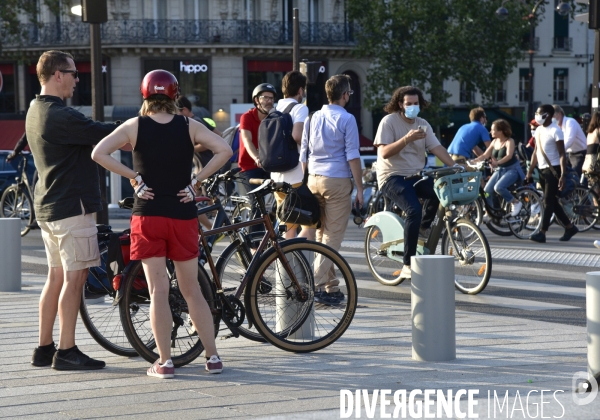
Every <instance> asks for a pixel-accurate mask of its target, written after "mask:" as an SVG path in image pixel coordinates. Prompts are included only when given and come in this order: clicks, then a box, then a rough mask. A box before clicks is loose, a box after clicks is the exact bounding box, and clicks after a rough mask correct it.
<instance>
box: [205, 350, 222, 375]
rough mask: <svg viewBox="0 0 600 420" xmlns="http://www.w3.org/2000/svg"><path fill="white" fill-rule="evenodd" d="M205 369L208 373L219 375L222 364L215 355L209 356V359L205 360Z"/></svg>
mask: <svg viewBox="0 0 600 420" xmlns="http://www.w3.org/2000/svg"><path fill="white" fill-rule="evenodd" d="M205 369H206V371H207V372H208V373H221V372H223V362H222V361H221V358H220V357H219V356H216V355H214V354H213V355H212V356H210V359H207V360H206V366H205Z"/></svg>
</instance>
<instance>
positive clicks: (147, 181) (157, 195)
mask: <svg viewBox="0 0 600 420" xmlns="http://www.w3.org/2000/svg"><path fill="white" fill-rule="evenodd" d="M140 90H141V92H142V96H143V98H144V102H143V104H142V108H141V109H140V112H139V114H140V116H139V117H138V118H132V119H130V120H128V121H126V122H125V123H124V124H122V125H121V126H120V127H119V128H118V129H117V130H115V131H114V132H113V133H112V134H110V135H109V136H107V137H105V138H104V139H103V140H102V141H101V142H100V143H99V144H98V145H97V146H96V147H95V148H94V151H93V153H92V158H93V159H94V160H95V161H96V162H98V163H99V164H100V165H102V166H104V167H105V168H106V169H108V170H110V171H112V172H115V173H117V174H119V175H121V176H124V177H126V178H129V179H130V180H131V184H132V185H133V186H134V188H135V204H134V207H133V214H132V217H131V259H132V260H141V261H142V266H143V268H144V273H145V274H146V279H147V281H148V288H149V290H150V296H151V303H150V323H151V325H152V332H153V333H154V338H155V341H156V347H157V348H158V353H159V355H160V358H159V360H157V361H156V362H155V363H154V364H153V365H152V366H151V367H150V368H149V369H148V372H147V374H148V375H149V376H154V377H159V378H172V377H174V372H175V368H174V366H173V363H172V361H171V348H170V341H171V337H170V334H171V330H172V317H171V311H170V308H169V302H168V297H169V279H168V278H167V275H166V259H167V258H169V259H171V260H173V261H174V263H175V270H176V271H177V278H178V282H179V288H180V290H181V292H182V293H183V296H184V298H185V300H186V302H188V307H189V314H190V318H191V319H192V322H193V324H194V328H195V329H196V331H197V332H198V335H199V337H200V340H201V341H202V344H203V345H204V347H205V349H206V353H205V356H206V357H207V359H208V360H207V362H206V370H207V371H209V372H210V373H220V372H221V370H222V369H223V364H222V362H221V360H220V359H219V356H218V355H217V349H216V346H215V339H214V337H215V334H214V327H213V323H212V314H211V312H210V309H209V307H208V304H207V303H206V300H205V299H204V297H203V296H202V293H201V291H200V287H199V285H198V281H197V278H198V261H197V257H198V222H197V219H196V215H197V213H196V206H195V204H194V197H195V195H196V194H197V193H198V191H199V188H200V182H201V181H203V180H204V179H206V178H207V177H209V176H210V175H212V174H213V173H215V172H216V171H217V170H219V168H220V167H221V166H223V164H225V162H226V161H227V160H228V159H229V158H230V157H231V155H232V151H231V148H230V147H229V145H228V144H227V143H226V142H225V141H224V140H223V139H222V138H221V137H219V136H217V135H216V134H213V133H211V132H210V131H209V130H208V129H207V128H206V127H205V126H204V125H202V124H200V123H199V122H198V121H195V120H193V119H188V118H186V117H184V116H181V115H177V114H178V109H177V107H176V105H175V100H176V99H177V95H178V92H179V85H178V82H177V79H176V78H175V76H173V75H172V74H171V73H169V72H168V71H165V70H154V71H151V72H150V73H148V74H146V76H145V77H144V80H143V81H142V84H141V87H140ZM128 144H129V145H131V147H132V148H133V168H134V169H133V170H132V169H130V168H128V167H127V166H125V165H123V164H122V163H121V162H119V161H117V160H116V159H114V158H113V157H112V156H111V153H112V152H114V151H115V150H117V149H119V148H121V147H123V146H125V145H128ZM198 144H200V145H202V146H203V147H205V148H206V149H208V150H211V151H212V152H213V153H214V157H213V158H212V160H211V161H210V162H208V164H207V165H206V166H205V167H204V168H203V169H202V170H201V171H200V172H199V173H198V174H197V175H196V177H194V178H192V180H191V182H190V173H191V167H192V159H193V156H194V145H198Z"/></svg>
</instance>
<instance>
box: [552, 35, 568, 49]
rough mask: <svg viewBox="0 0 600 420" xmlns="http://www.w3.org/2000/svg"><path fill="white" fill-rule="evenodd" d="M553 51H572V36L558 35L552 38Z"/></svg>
mask: <svg viewBox="0 0 600 420" xmlns="http://www.w3.org/2000/svg"><path fill="white" fill-rule="evenodd" d="M552 40H553V45H554V47H553V48H552V49H553V50H554V51H573V38H569V37H566V36H559V37H556V38H552Z"/></svg>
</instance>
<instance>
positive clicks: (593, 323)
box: [585, 271, 600, 376]
mask: <svg viewBox="0 0 600 420" xmlns="http://www.w3.org/2000/svg"><path fill="white" fill-rule="evenodd" d="M585 313H586V318H587V343H588V372H589V373H590V375H592V376H596V375H598V374H600V271H592V272H589V273H586V275H585Z"/></svg>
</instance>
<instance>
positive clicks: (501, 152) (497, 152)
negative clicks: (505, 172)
mask: <svg viewBox="0 0 600 420" xmlns="http://www.w3.org/2000/svg"><path fill="white" fill-rule="evenodd" d="M492 156H493V157H494V159H496V160H500V159H502V158H504V157H505V156H506V145H504V146H503V147H501V148H500V149H496V148H494V150H493V151H492ZM515 163H517V157H516V156H515V154H514V153H513V155H512V158H511V159H510V160H509V161H508V162H504V163H503V164H501V165H498V166H499V167H501V168H506V167H508V166H511V165H514V164H515Z"/></svg>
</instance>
